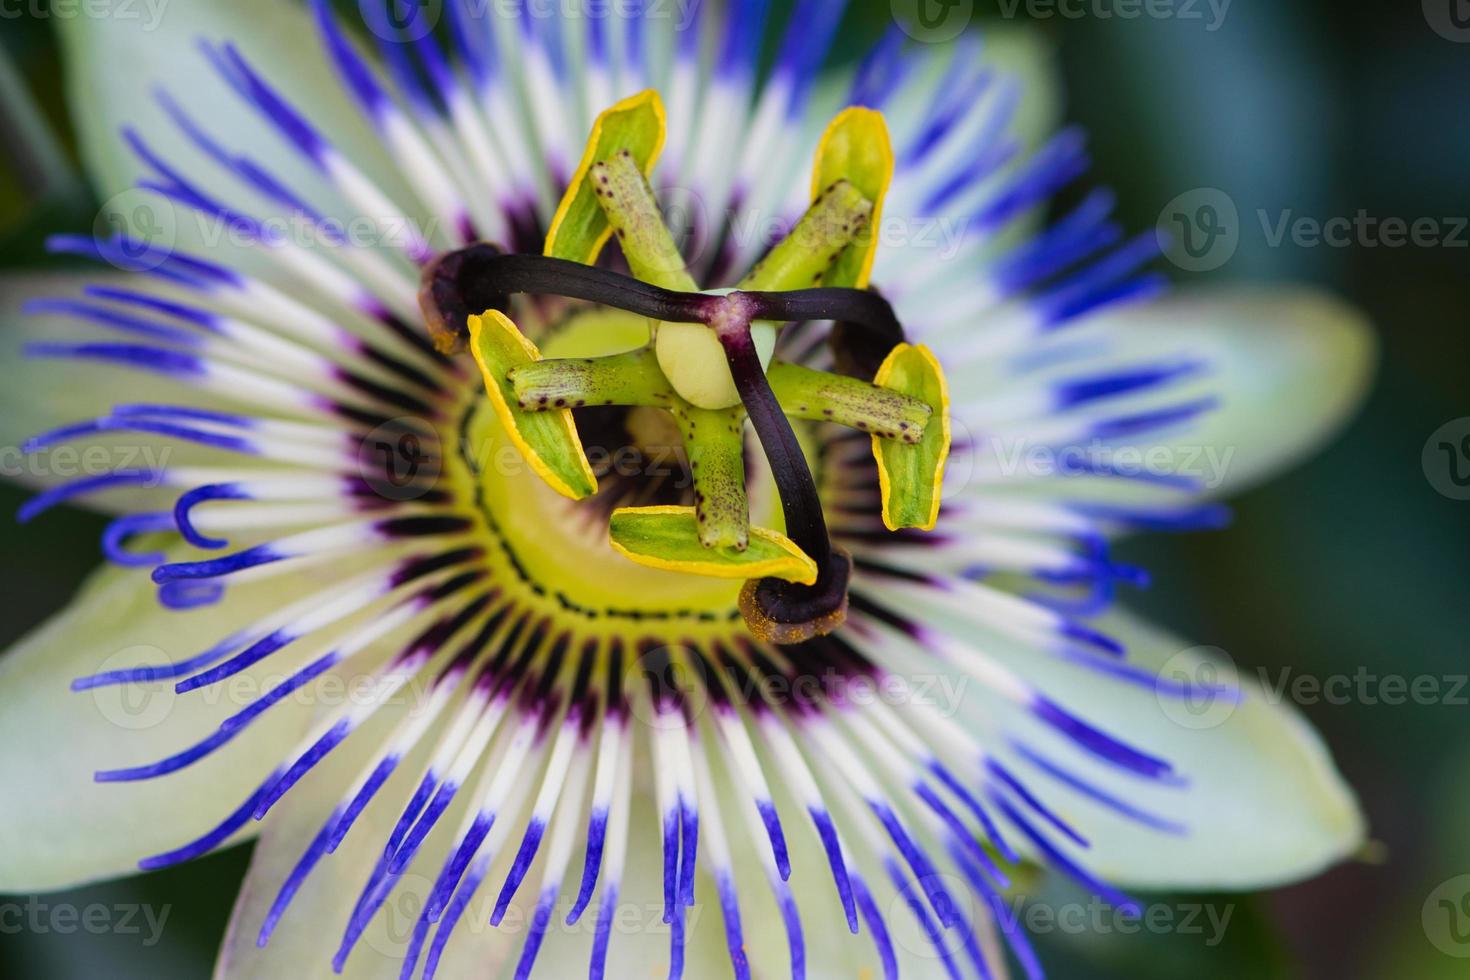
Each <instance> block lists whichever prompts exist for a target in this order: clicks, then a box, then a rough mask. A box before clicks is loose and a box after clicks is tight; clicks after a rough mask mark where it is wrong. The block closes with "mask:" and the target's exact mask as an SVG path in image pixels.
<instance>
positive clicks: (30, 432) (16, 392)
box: [0, 272, 238, 511]
mask: <svg viewBox="0 0 1470 980" xmlns="http://www.w3.org/2000/svg"><path fill="white" fill-rule="evenodd" d="M124 279H125V277H124V276H122V275H121V274H115V275H113V276H112V277H110V278H109V277H107V276H81V275H69V274H61V273H41V272H30V273H26V272H18V273H9V274H6V275H3V276H0V453H3V454H4V458H3V459H0V474H3V475H4V476H6V477H8V478H10V479H13V480H15V481H16V482H18V483H20V484H22V485H24V486H31V487H42V486H50V485H54V484H57V483H62V482H65V481H67V480H70V479H76V478H78V477H83V476H96V475H98V474H99V473H100V472H105V471H106V470H109V469H111V468H114V467H122V468H136V469H147V468H150V467H154V468H156V467H159V466H165V465H170V464H172V465H180V464H184V463H186V462H187V463H188V464H191V465H193V464H200V463H207V462H219V461H222V460H232V461H238V457H233V456H227V455H225V454H223V453H221V452H220V451H218V450H210V449H205V448H204V447H200V446H193V445H189V444H185V443H179V442H176V441H171V440H165V439H160V438H158V437H154V436H146V435H141V434H128V435H126V436H117V437H108V438H103V439H91V440H86V441H84V442H78V443H76V444H71V445H68V446H66V447H63V448H62V449H60V450H53V451H50V452H46V453H41V454H37V455H32V456H26V455H23V454H22V453H21V446H22V445H23V444H24V443H25V441H26V440H27V439H28V438H30V437H31V436H34V435H37V434H39V433H41V432H45V431H48V430H50V429H53V428H56V427H57V426H61V425H67V424H70V423H72V422H78V421H82V420H84V419H89V418H96V417H98V416H101V415H106V414H107V413H108V412H109V411H110V410H111V409H112V406H114V405H116V404H119V403H122V402H157V401H168V400H178V401H179V402H180V403H181V404H192V405H199V406H201V407H209V406H212V405H214V404H215V403H216V402H218V404H219V405H220V406H221V407H226V406H225V403H224V402H223V401H222V400H217V399H214V398H212V397H211V396H210V395H209V394H208V393H205V392H201V391H200V390H199V389H196V388H192V387H186V386H184V385H180V384H177V383H175V382H170V381H168V380H166V379H163V378H160V377H159V376H158V375H157V374H153V373H151V372H147V371H132V370H128V369H126V368H121V367H118V366H116V365H107V364H99V363H90V362H84V361H69V362H65V363H63V362H59V361H56V360H51V359H37V358H30V357H26V356H25V355H24V353H23V351H24V349H25V347H26V345H28V344H31V343H36V342H39V341H48V340H50V341H56V340H62V341H66V340H82V339H96V338H98V337H100V336H105V332H104V331H101V330H100V329H99V328H96V327H92V326H88V325H87V324H85V323H81V322H79V321H78V320H76V319H75V318H73V317H65V316H52V315H32V314H23V313H22V312H21V307H22V306H23V305H24V304H25V303H26V302H27V301H29V300H32V299H36V298H43V297H44V298H54V297H71V298H75V297H78V296H80V293H81V287H82V286H83V285H84V284H87V283H94V282H95V283H100V284H112V285H117V284H120V283H122V282H123V281H124ZM236 407H238V406H236ZM96 445H106V446H109V447H112V448H111V449H110V450H107V451H102V450H97V449H96V448H91V449H88V448H87V447H95V446H96ZM89 454H90V455H89ZM99 463H101V464H102V465H101V466H99V465H97V464H99ZM237 465H238V462H237ZM165 497H167V500H166V499H165ZM172 497H173V494H171V493H169V492H168V491H167V490H151V491H150V490H147V489H120V490H117V491H112V492H109V493H107V494H104V495H100V496H96V497H89V498H85V499H83V498H78V499H77V501H76V502H77V503H79V504H87V505H91V506H98V507H104V508H106V509H108V510H113V511H124V510H136V509H140V508H143V507H157V506H162V505H163V504H164V503H165V502H167V501H171V500H172Z"/></svg>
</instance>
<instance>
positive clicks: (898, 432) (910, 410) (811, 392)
mask: <svg viewBox="0 0 1470 980" xmlns="http://www.w3.org/2000/svg"><path fill="white" fill-rule="evenodd" d="M766 378H767V380H769V381H770V383H771V389H772V390H773V391H774V392H775V393H776V398H777V400H778V401H780V403H781V410H782V411H784V412H785V413H786V414H787V415H790V416H792V417H793V418H799V419H811V420H813V421H818V422H836V423H838V424H840V425H846V426H849V427H851V428H854V429H859V430H861V431H863V432H867V433H871V434H872V435H875V436H879V437H881V438H885V439H897V440H899V441H901V442H908V443H916V442H918V441H919V439H920V438H922V436H923V435H924V426H925V425H926V424H927V423H928V422H929V419H930V417H931V416H932V415H933V414H934V410H933V409H932V408H930V407H929V405H928V404H926V403H925V402H923V401H921V400H919V399H918V398H914V397H911V396H909V395H906V394H903V393H902V392H898V391H894V390H892V389H889V388H880V387H878V386H877V385H874V384H869V383H868V382H866V381H860V380H858V379H857V378H849V377H846V376H844V375H839V374H828V373H827V372H825V371H815V370H813V369H811V368H808V367H802V366H801V365H799V364H789V363H787V362H785V361H773V362H772V363H771V366H770V368H769V369H767V371H766Z"/></svg>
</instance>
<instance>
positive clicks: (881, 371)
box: [873, 344, 952, 531]
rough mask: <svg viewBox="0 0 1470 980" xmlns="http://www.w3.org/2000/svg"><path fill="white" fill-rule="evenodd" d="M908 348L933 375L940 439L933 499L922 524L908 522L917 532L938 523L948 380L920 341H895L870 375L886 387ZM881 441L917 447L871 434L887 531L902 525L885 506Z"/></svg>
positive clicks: (887, 492)
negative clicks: (893, 345) (936, 389)
mask: <svg viewBox="0 0 1470 980" xmlns="http://www.w3.org/2000/svg"><path fill="white" fill-rule="evenodd" d="M909 350H913V351H914V352H915V353H917V354H918V355H919V356H920V357H922V358H923V359H924V360H925V362H926V363H927V365H928V366H929V368H930V369H931V370H932V371H933V372H934V377H935V378H936V379H937V381H938V383H939V405H937V406H931V407H934V408H936V409H937V411H936V413H935V414H937V415H938V416H939V424H940V430H939V434H940V439H941V446H940V450H939V458H938V460H936V461H935V464H934V476H933V479H932V486H933V487H934V500H933V502H932V503H931V504H930V507H929V516H928V518H927V519H926V520H925V521H924V522H923V523H922V524H915V525H912V526H913V527H915V528H917V529H918V530H920V531H932V530H934V526H935V525H936V524H938V523H939V503H940V496H941V494H940V490H941V489H942V488H943V486H944V467H945V464H946V463H947V462H948V461H949V449H950V441H951V436H952V434H951V431H950V421H949V381H948V380H947V379H946V378H945V376H944V370H943V369H942V368H941V367H940V366H939V359H938V358H936V357H935V356H934V352H933V351H931V350H930V349H929V348H928V347H927V346H925V345H924V344H919V345H918V346H911V345H909V344H899V345H898V346H897V347H895V348H893V350H891V351H889V353H888V356H887V357H885V358H884V359H883V363H882V364H881V365H879V367H878V373H877V374H875V375H874V376H873V384H875V385H878V386H879V387H880V388H881V387H887V384H888V380H889V378H890V377H891V376H892V374H893V369H894V367H895V366H896V365H897V363H898V359H899V358H900V357H901V356H902V355H903V354H904V353H905V352H906V351H909ZM933 424H934V419H933V417H932V416H931V417H930V420H929V425H928V426H926V427H925V434H926V435H927V434H928V429H929V427H930V426H933ZM885 441H887V442H890V443H892V444H893V445H894V446H896V447H899V448H900V449H911V450H917V449H918V448H919V447H918V446H917V445H912V444H908V443H898V442H894V441H893V440H884V439H882V438H880V437H879V436H874V437H873V459H874V461H875V462H876V463H877V464H878V490H879V492H880V493H881V494H882V500H883V526H884V527H886V528H888V530H890V531H897V530H899V528H900V527H902V526H903V525H900V524H898V523H896V522H895V521H894V520H893V518H892V514H891V513H890V509H889V503H890V501H891V499H892V492H893V487H892V484H891V482H890V477H889V475H888V468H887V467H886V466H884V465H883V454H882V452H881V450H882V448H883V443H884V442H885Z"/></svg>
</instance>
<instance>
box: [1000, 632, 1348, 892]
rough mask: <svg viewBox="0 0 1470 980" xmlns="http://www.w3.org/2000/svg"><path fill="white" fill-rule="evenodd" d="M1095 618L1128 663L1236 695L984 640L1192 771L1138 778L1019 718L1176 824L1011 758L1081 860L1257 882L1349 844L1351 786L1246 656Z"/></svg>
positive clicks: (1202, 883)
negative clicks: (1140, 814) (1155, 685)
mask: <svg viewBox="0 0 1470 980" xmlns="http://www.w3.org/2000/svg"><path fill="white" fill-rule="evenodd" d="M1094 625H1095V626H1096V627H1097V628H1098V629H1100V630H1102V631H1104V632H1105V633H1107V634H1109V635H1110V636H1113V637H1116V638H1117V639H1118V640H1120V641H1122V642H1123V643H1124V644H1125V645H1126V646H1127V648H1128V661H1129V662H1130V663H1132V664H1135V665H1137V666H1141V667H1144V668H1146V669H1147V670H1148V671H1150V672H1153V673H1156V674H1159V675H1160V676H1162V677H1164V678H1166V679H1169V680H1173V681H1175V682H1179V681H1186V680H1187V681H1191V682H1193V683H1196V684H1201V683H1208V682H1227V681H1231V680H1238V682H1239V685H1240V688H1241V690H1242V692H1243V696H1242V697H1241V699H1240V700H1239V701H1238V702H1233V701H1231V700H1230V699H1227V698H1223V697H1216V698H1210V697H1208V696H1207V695H1198V696H1196V697H1195V698H1194V699H1193V700H1180V699H1179V698H1178V697H1174V696H1170V695H1168V694H1164V693H1162V692H1156V691H1154V690H1152V689H1150V688H1148V687H1142V686H1135V685H1132V684H1124V683H1120V682H1116V681H1113V680H1109V679H1106V678H1104V677H1103V676H1101V675H1100V674H1097V673H1094V672H1091V671H1086V670H1082V669H1080V668H1077V667H1073V666H1070V665H1067V664H1065V663H1063V662H1061V661H1059V660H1057V659H1055V658H1051V657H1046V656H1042V655H1038V654H1037V652H1036V651H1035V650H1034V649H1029V648H1025V647H1018V646H1016V645H1005V644H994V645H991V644H986V645H985V650H986V652H988V653H992V654H994V655H996V656H997V657H998V659H1001V660H1003V661H1005V662H1006V663H1007V665H1008V666H1009V667H1010V668H1011V669H1013V670H1015V671H1016V672H1017V673H1018V674H1020V675H1021V676H1023V677H1024V678H1025V679H1026V680H1027V681H1028V682H1029V683H1030V684H1032V685H1034V687H1035V689H1036V690H1038V691H1039V692H1041V693H1042V694H1043V695H1045V696H1046V697H1048V698H1050V699H1052V700H1054V701H1056V702H1057V703H1059V704H1061V705H1063V706H1064V707H1065V708H1067V709H1068V710H1069V711H1071V712H1073V713H1074V714H1076V715H1078V716H1079V717H1081V718H1082V719H1084V720H1085V721H1087V722H1088V723H1090V724H1092V725H1094V726H1096V727H1098V728H1100V729H1102V730H1104V731H1106V732H1108V733H1109V734H1111V735H1113V736H1114V737H1116V738H1119V739H1122V740H1124V741H1126V742H1127V743H1128V744H1130V745H1133V746H1135V747H1137V748H1139V749H1141V750H1143V751H1145V752H1148V753H1151V754H1153V755H1156V756H1159V757H1162V758H1163V759H1164V760H1166V761H1167V762H1169V763H1170V764H1171V765H1172V766H1173V767H1174V769H1175V770H1176V771H1177V772H1178V773H1179V774H1180V775H1181V776H1182V777H1183V778H1184V779H1185V780H1187V785H1184V786H1179V787H1169V786H1160V785H1157V784H1155V783H1152V782H1150V781H1147V780H1144V779H1142V778H1139V777H1133V776H1131V775H1129V774H1125V773H1122V772H1120V771H1119V770H1116V769H1111V768H1109V767H1107V766H1106V765H1105V764H1103V763H1100V762H1097V761H1095V760H1092V759H1091V757H1090V756H1085V755H1081V754H1079V753H1078V752H1077V751H1076V750H1075V749H1073V748H1071V747H1070V743H1069V742H1067V741H1066V740H1064V739H1063V738H1062V737H1061V736H1059V735H1057V734H1055V733H1054V732H1052V731H1051V730H1049V729H1046V728H1044V727H1043V726H1041V725H1039V724H1036V723H1032V722H1030V721H1020V722H1019V724H1020V725H1022V726H1024V728H1023V736H1024V739H1025V742H1026V744H1027V745H1028V746H1030V747H1032V748H1033V749H1035V750H1038V751H1040V752H1041V753H1043V755H1045V756H1046V757H1047V758H1049V759H1050V760H1051V761H1053V762H1057V763H1063V764H1065V765H1066V766H1067V767H1068V768H1070V769H1071V770H1072V771H1073V772H1076V773H1079V774H1081V775H1083V776H1085V777H1086V778H1087V779H1088V780H1090V781H1092V782H1094V783H1096V784H1097V785H1099V786H1102V787H1104V788H1105V789H1106V790H1107V791H1108V792H1110V793H1112V794H1114V795H1115V796H1117V797H1118V798H1120V799H1123V800H1126V801H1127V802H1128V803H1130V804H1132V805H1134V806H1138V807H1142V808H1144V809H1145V810H1148V811H1150V812H1152V813H1154V814H1156V815H1158V816H1160V817H1163V818H1165V819H1167V820H1170V821H1174V822H1176V823H1178V824H1180V825H1182V826H1183V828H1184V832H1183V833H1181V834H1171V833H1165V832H1160V831H1158V830H1154V829H1151V828H1149V827H1146V826H1144V825H1142V824H1140V823H1137V822H1135V821H1132V820H1128V819H1125V818H1123V817H1121V816H1118V815H1117V814H1115V813H1113V812H1112V811H1110V810H1108V809H1107V808H1105V807H1102V806H1099V805H1097V804H1095V803H1092V802H1090V801H1088V800H1086V799H1083V798H1081V797H1079V796H1077V795H1075V794H1073V793H1071V792H1070V791H1068V790H1066V789H1063V788H1062V787H1061V785H1060V784H1058V783H1056V782H1053V781H1051V780H1050V778H1049V777H1048V776H1046V775H1044V774H1042V773H1040V772H1037V771H1035V770H1033V769H1031V768H1030V767H1029V766H1028V765H1027V764H1026V763H1025V762H1023V761H1020V760H1015V761H1014V769H1015V771H1016V772H1018V773H1020V774H1023V775H1025V777H1026V779H1027V782H1028V783H1029V784H1030V785H1031V786H1032V788H1033V789H1034V790H1036V791H1037V795H1038V796H1040V797H1041V798H1042V799H1044V800H1046V801H1047V802H1048V803H1049V804H1051V805H1053V806H1055V807H1056V809H1057V810H1058V811H1059V812H1060V813H1061V814H1062V815H1063V817H1064V818H1065V819H1067V820H1069V821H1071V822H1072V823H1073V825H1074V826H1075V827H1077V828H1078V829H1079V830H1080V832H1081V833H1082V834H1083V836H1084V837H1087V838H1088V839H1089V840H1090V841H1091V844H1092V846H1091V848H1089V849H1087V850H1081V851H1077V852H1076V853H1077V856H1078V858H1079V860H1080V861H1081V862H1082V863H1084V864H1085V865H1086V866H1087V867H1088V868H1089V869H1091V870H1092V871H1094V872H1095V873H1097V874H1098V875H1099V876H1101V877H1103V878H1105V879H1107V880H1109V881H1112V882H1115V883H1118V884H1121V885H1124V886H1126V887H1134V888H1159V889H1164V888H1185V889H1254V888H1264V887H1272V886H1276V885H1282V884H1286V883H1289V882H1293V881H1297V880H1300V879H1302V878H1306V877H1310V876H1312V875H1314V874H1317V873H1318V872H1320V871H1322V870H1324V869H1325V868H1327V867H1329V866H1331V865H1333V864H1335V863H1337V862H1339V861H1342V860H1345V859H1347V858H1349V857H1351V856H1352V855H1353V854H1354V853H1355V852H1356V851H1357V850H1358V848H1359V847H1360V846H1361V845H1362V843H1363V839H1364V833H1365V827H1364V820H1363V816H1362V813H1361V812H1360V811H1359V809H1358V805H1357V802H1356V800H1355V798H1354V796H1353V793H1352V790H1351V789H1350V788H1349V787H1348V786H1347V785H1346V783H1345V782H1344V781H1343V779H1342V776H1341V775H1340V774H1339V773H1338V771H1337V769H1336V767H1335V766H1334V765H1333V762H1332V758H1331V756H1330V754H1329V753H1328V750H1327V748H1326V747H1325V746H1324V745H1323V743H1322V741H1321V739H1320V737H1319V736H1318V735H1317V734H1316V732H1314V731H1313V730H1312V728H1311V726H1310V725H1309V724H1308V723H1307V722H1306V721H1305V720H1304V719H1303V718H1302V717H1301V715H1300V714H1298V713H1297V711H1296V710H1295V709H1294V708H1293V707H1291V706H1290V705H1289V704H1285V703H1283V698H1282V697H1281V696H1280V695H1279V693H1278V692H1273V691H1269V690H1266V689H1264V688H1263V687H1262V686H1261V685H1260V684H1259V683H1257V682H1256V680H1255V675H1254V673H1253V672H1251V671H1248V670H1247V669H1246V667H1245V666H1244V664H1245V663H1246V662H1247V660H1246V657H1245V655H1242V657H1241V662H1242V666H1241V667H1240V669H1239V670H1238V671H1237V670H1235V669H1234V668H1232V667H1231V665H1230V661H1229V660H1228V659H1225V660H1221V659H1220V658H1219V655H1218V654H1217V653H1213V652H1211V651H1208V650H1205V649H1204V648H1200V647H1192V646H1191V645H1190V644H1189V643H1187V642H1185V641H1183V640H1180V639H1178V638H1176V637H1173V636H1171V635H1169V634H1168V633H1166V632H1164V631H1162V630H1160V629H1157V628H1155V627H1152V626H1150V625H1147V624H1146V623H1144V622H1142V621H1141V620H1140V619H1138V618H1136V617H1133V616H1131V615H1129V614H1127V613H1124V612H1117V613H1113V614H1110V615H1108V616H1106V617H1104V618H1103V619H1101V620H1099V621H1098V622H1096V623H1095V624H1094Z"/></svg>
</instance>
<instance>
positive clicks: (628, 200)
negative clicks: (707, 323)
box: [588, 150, 699, 293]
mask: <svg viewBox="0 0 1470 980" xmlns="http://www.w3.org/2000/svg"><path fill="white" fill-rule="evenodd" d="M588 179H589V180H591V182H592V187H593V190H594V191H596V193H597V203H598V204H599V205H600V206H601V207H602V213H603V214H605V215H607V222H608V224H610V225H612V228H613V234H615V235H617V236H618V243H619V244H620V245H621V246H622V248H623V257H624V258H626V259H627V260H628V268H629V269H630V270H631V271H632V273H633V276H634V278H637V279H641V280H643V281H644V282H647V283H652V284H653V285H655V286H662V287H663V288H665V289H675V290H678V291H680V292H685V293H692V292H698V290H699V286H697V285H696V284H695V282H694V279H693V277H692V276H690V275H689V272H688V270H686V269H685V268H684V257H683V256H682V255H680V254H679V247H678V246H677V245H675V244H674V236H673V235H671V234H670V233H669V229H668V227H667V226H666V225H665V224H664V219H663V216H662V215H661V214H660V213H659V210H658V202H657V201H655V200H654V198H653V188H652V187H650V186H649V183H648V178H647V177H645V176H643V171H642V170H639V169H638V164H637V162H636V161H635V160H634V159H633V155H632V154H631V153H629V152H628V151H627V150H623V151H621V152H619V153H618V154H617V155H616V156H614V157H612V158H610V159H607V160H599V161H598V162H597V163H594V164H593V165H592V169H591V171H590V172H589V173H588Z"/></svg>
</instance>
